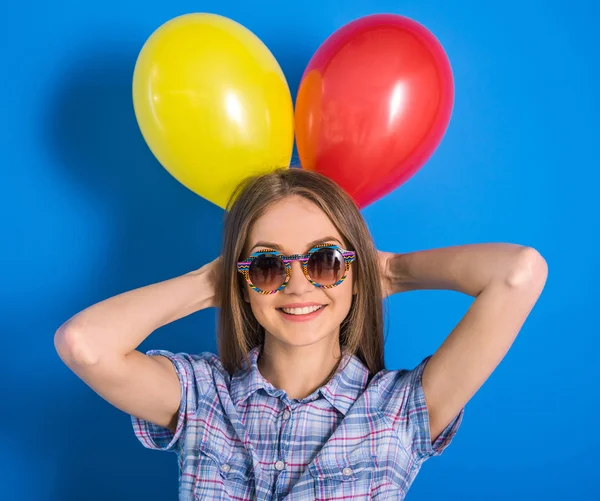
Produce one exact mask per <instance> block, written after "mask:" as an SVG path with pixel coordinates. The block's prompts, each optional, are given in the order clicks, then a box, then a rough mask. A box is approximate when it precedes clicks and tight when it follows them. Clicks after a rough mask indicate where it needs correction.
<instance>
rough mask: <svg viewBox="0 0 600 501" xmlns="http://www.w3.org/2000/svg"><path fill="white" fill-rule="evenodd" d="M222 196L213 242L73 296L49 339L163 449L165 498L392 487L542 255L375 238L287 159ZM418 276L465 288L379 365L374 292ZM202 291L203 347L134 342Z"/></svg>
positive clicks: (451, 428) (447, 429) (505, 332)
mask: <svg viewBox="0 0 600 501" xmlns="http://www.w3.org/2000/svg"><path fill="white" fill-rule="evenodd" d="M232 200H233V203H231V202H230V206H229V207H228V214H227V217H226V221H225V227H224V244H223V250H222V255H221V256H220V257H219V258H217V259H216V260H215V261H213V262H211V263H209V264H206V265H205V266H203V267H202V268H200V269H199V270H197V271H193V272H191V273H188V274H186V275H183V276H181V277H178V278H174V279H171V280H167V281H165V282H161V283H157V284H154V285H149V286H147V287H143V288H140V289H136V290H133V291H130V292H127V293H124V294H121V295H119V296H116V297H113V298H110V299H107V300H105V301H103V302H101V303H98V304H96V305H93V306H91V307H89V308H87V309H86V310H84V311H82V312H80V313H78V314H77V315H75V316H74V317H73V318H71V319H70V320H69V321H67V322H66V323H65V324H64V325H63V326H61V327H60V328H59V330H58V331H57V333H56V336H55V345H56V348H57V351H58V353H59V355H60V357H61V358H62V360H64V362H65V363H66V364H67V365H68V366H69V367H70V368H71V369H72V370H73V371H74V372H75V373H76V374H77V375H78V376H79V377H80V378H81V379H82V380H83V381H85V382H86V383H87V384H88V385H89V386H90V387H91V388H93V389H94V390H95V391H96V392H97V393H98V394H99V395H100V396H102V397H103V398H105V399H106V400H107V401H109V402H110V403H112V404H113V405H115V406H116V407H118V408H119V409H122V410H123V411H125V412H126V413H129V414H131V415H132V422H133V427H134V430H135V433H136V435H137V437H138V438H139V440H140V441H141V442H142V444H143V445H144V446H146V447H148V448H152V449H159V450H165V451H166V450H168V451H173V452H176V453H177V455H178V459H179V467H180V484H179V485H180V488H179V499H181V500H189V499H203V500H204V499H207V500H208V499H210V500H216V499H235V500H237V501H241V500H253V499H257V500H281V499H286V500H290V501H291V500H315V499H317V500H333V499H335V500H342V499H357V500H363V499H376V500H391V499H403V498H404V496H405V495H406V492H407V491H408V489H409V487H410V485H411V483H412V482H413V480H414V478H415V476H416V475H417V473H418V471H419V469H420V467H421V465H422V464H423V462H424V461H425V460H426V459H428V458H429V457H431V456H435V455H439V454H440V453H441V452H442V451H443V450H444V449H445V448H446V447H447V446H448V444H449V443H450V441H451V440H452V437H453V436H454V434H455V433H456V430H457V429H458V427H459V425H460V423H461V420H462V415H463V410H464V406H465V404H466V402H467V401H468V400H469V399H470V398H471V397H472V396H473V394H474V393H475V392H476V391H477V390H478V389H479V387H480V386H481V385H482V384H483V382H484V381H485V380H486V379H487V378H488V376H489V375H490V373H491V372H492V371H493V370H494V369H495V367H496V366H497V365H498V364H499V362H500V361H501V360H502V358H503V357H504V355H505V354H506V352H507V351H508V349H509V347H510V346H511V344H512V342H513V340H514V339H515V337H516V335H517V333H518V332H519V330H520V328H521V326H522V325H523V323H524V321H525V319H526V317H527V315H528V314H529V312H530V310H531V309H532V307H533V305H534V304H535V302H536V300H537V298H538V296H539V295H540V293H541V291H542V289H543V287H544V283H545V280H546V275H547V267H546V262H545V261H544V259H543V258H542V257H541V256H540V254H539V253H538V252H537V251H536V250H534V249H533V248H530V247H523V246H519V245H511V244H482V245H470V246H462V247H450V248H444V249H435V250H428V251H423V252H415V253H408V254H392V253H388V252H378V251H377V250H376V249H375V247H374V245H373V241H372V239H371V236H370V234H369V231H368V229H367V226H366V224H365V222H364V220H363V218H362V216H361V214H360V212H359V210H358V209H357V207H356V206H355V204H354V203H353V202H352V200H351V199H350V198H349V197H348V196H347V195H346V194H345V193H344V192H343V191H342V190H341V189H340V188H339V187H338V186H337V185H336V184H335V183H334V182H333V181H331V180H329V179H328V178H326V177H323V176H321V175H319V174H316V173H313V172H309V171H305V170H302V169H280V170H277V171H275V172H273V173H270V174H266V175H262V176H258V177H252V178H249V179H248V180H247V181H246V182H244V183H243V184H242V185H240V187H239V188H238V190H237V191H236V193H234V195H233V196H232ZM390 223H392V221H390ZM425 288H428V289H440V288H444V289H451V290H455V291H460V292H463V293H465V294H469V295H471V296H473V297H475V298H476V299H475V301H474V302H473V304H472V305H471V307H470V308H469V310H468V312H467V314H466V315H465V316H464V318H463V319H462V320H461V321H460V322H459V324H458V325H457V326H456V327H455V329H454V330H453V331H452V332H451V333H450V335H449V336H448V338H447V339H446V340H445V341H444V343H443V344H442V345H441V346H440V348H439V349H438V350H437V351H436V352H435V354H433V355H432V356H428V357H426V358H425V359H424V360H423V361H422V362H421V363H420V364H419V365H418V366H417V367H416V368H414V369H412V370H387V369H385V367H384V355H383V348H384V338H383V315H382V299H383V298H384V297H385V296H387V295H390V294H394V293H396V292H404V291H409V290H414V289H425ZM210 306H216V307H219V308H220V320H219V332H218V352H219V355H220V357H217V355H214V354H212V353H208V352H204V353H200V354H185V353H179V354H173V353H169V352H166V351H151V352H148V354H142V353H140V352H139V351H136V348H137V347H138V346H139V344H140V343H141V342H142V341H143V340H144V339H145V338H146V337H148V336H149V335H150V334H151V333H152V332H153V331H154V330H156V329H158V328H159V327H161V326H163V325H165V324H167V323H169V322H173V321H175V320H177V319H179V318H181V317H184V316H186V315H189V314H190V313H192V312H195V311H198V310H200V309H202V308H208V307H210Z"/></svg>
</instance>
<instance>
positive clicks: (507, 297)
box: [379, 243, 548, 442]
mask: <svg viewBox="0 0 600 501" xmlns="http://www.w3.org/2000/svg"><path fill="white" fill-rule="evenodd" d="M379 258H380V265H381V270H382V278H383V287H384V295H390V294H394V293H396V292H406V291H411V290H418V289H448V290H454V291H458V292H463V293H464V294H468V295H470V296H473V297H475V298H476V299H475V301H473V303H472V304H471V306H470V308H469V310H468V311H467V313H466V315H465V316H464V317H463V318H462V319H461V321H460V322H459V323H458V324H457V325H456V327H455V328H454V329H453V330H452V332H451V333H450V334H449V335H448V337H447V338H446V339H445V340H444V342H443V343H442V344H441V346H440V347H439V348H438V349H437V351H436V352H435V353H434V354H433V356H432V357H431V359H430V360H429V362H428V363H427V365H426V366H425V370H424V372H423V391H424V393H425V399H426V401H427V410H428V413H429V424H430V432H431V440H432V442H433V441H434V440H435V438H437V436H438V435H439V434H440V433H441V432H442V431H443V430H444V428H445V427H446V426H447V425H448V424H449V423H450V422H451V421H452V419H453V418H454V417H455V416H456V415H457V414H458V412H459V411H460V410H461V409H462V407H463V406H464V405H465V404H466V403H467V402H468V401H469V400H470V398H471V397H472V396H473V395H474V394H475V392H476V391H477V390H478V389H479V388H480V387H481V385H482V384H483V383H484V382H485V381H486V379H487V378H488V377H489V376H490V374H491V373H492V372H493V371H494V369H495V368H496V367H497V366H498V364H499V363H500V361H501V360H502V359H503V358H504V356H505V355H506V353H507V352H508V350H509V348H510V347H511V345H512V343H513V342H514V340H515V338H516V336H517V334H518V333H519V331H520V329H521V327H522V326H523V324H524V323H525V319H526V318H527V316H528V315H529V313H530V312H531V310H532V308H533V306H534V305H535V303H536V301H537V299H538V297H539V296H540V294H541V292H542V290H543V288H544V285H545V283H546V277H547V275H548V267H547V264H546V261H545V260H544V258H543V257H542V256H541V255H540V253H539V252H538V251H537V250H535V249H533V248H531V247H524V246H520V245H514V244H502V243H490V244H472V245H463V246H456V247H445V248H441V249H432V250H425V251H419V252H411V253H408V254H393V253H390V252H381V251H380V253H379Z"/></svg>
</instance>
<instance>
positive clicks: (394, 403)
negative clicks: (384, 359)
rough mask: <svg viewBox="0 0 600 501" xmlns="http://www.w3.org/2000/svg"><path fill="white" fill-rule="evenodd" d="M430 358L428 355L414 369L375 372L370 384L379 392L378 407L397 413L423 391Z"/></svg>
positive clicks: (384, 410)
mask: <svg viewBox="0 0 600 501" xmlns="http://www.w3.org/2000/svg"><path fill="white" fill-rule="evenodd" d="M430 358H431V355H428V356H427V357H425V358H424V359H423V360H422V361H421V362H420V363H419V364H417V365H416V366H415V367H414V368H413V369H397V370H389V369H383V370H381V371H379V372H378V373H377V374H375V375H374V376H373V378H372V380H371V384H370V386H372V387H373V388H374V389H375V392H376V394H377V407H378V408H379V409H380V410H381V411H383V412H384V413H386V412H390V413H391V414H394V415H396V414H397V413H398V411H399V410H400V409H401V408H402V407H405V406H406V404H407V403H408V402H410V401H411V399H414V398H415V396H417V397H418V396H419V394H420V392H422V385H423V371H424V369H425V366H426V365H427V362H428V361H429V359H430ZM417 400H418V399H417Z"/></svg>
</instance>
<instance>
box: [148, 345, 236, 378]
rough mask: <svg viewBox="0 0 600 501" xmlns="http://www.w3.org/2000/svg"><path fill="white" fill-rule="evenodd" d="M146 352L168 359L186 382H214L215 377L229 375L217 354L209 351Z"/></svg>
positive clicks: (149, 354) (152, 355)
mask: <svg viewBox="0 0 600 501" xmlns="http://www.w3.org/2000/svg"><path fill="white" fill-rule="evenodd" d="M146 354H147V355H148V356H151V357H157V358H160V357H163V358H165V359H167V360H169V361H170V362H171V363H172V364H173V366H174V367H175V371H176V372H177V374H178V376H179V377H180V379H182V380H186V381H188V382H191V381H194V382H196V383H204V384H214V381H215V379H226V378H228V377H229V375H228V374H227V371H226V370H225V369H224V367H223V364H222V363H221V359H220V358H219V357H218V355H216V354H215V353H211V352H209V351H204V352H201V353H184V352H179V353H173V352H170V351H167V350H150V351H148V352H147V353H146Z"/></svg>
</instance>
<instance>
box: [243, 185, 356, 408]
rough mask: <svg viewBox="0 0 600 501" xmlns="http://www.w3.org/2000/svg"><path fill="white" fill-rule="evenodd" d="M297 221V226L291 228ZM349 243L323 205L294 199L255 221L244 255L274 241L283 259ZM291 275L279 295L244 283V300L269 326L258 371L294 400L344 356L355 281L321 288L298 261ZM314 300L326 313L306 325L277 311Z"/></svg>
mask: <svg viewBox="0 0 600 501" xmlns="http://www.w3.org/2000/svg"><path fill="white" fill-rule="evenodd" d="M290 221H293V224H290ZM325 237H334V240H332V239H326V240H323V243H335V244H337V245H340V246H341V247H343V248H346V247H345V243H344V241H343V238H342V236H341V235H340V233H339V232H338V231H337V229H336V228H335V226H334V225H333V223H332V222H331V221H330V220H329V218H328V217H327V216H326V215H325V213H324V212H323V211H321V209H319V207H317V206H316V205H315V204H313V203H312V202H310V201H308V200H306V199H305V198H302V197H298V196H294V197H289V198H287V199H285V200H282V201H280V202H278V203H277V204H275V205H273V206H272V207H270V208H269V210H268V211H266V212H265V213H264V214H263V215H262V216H261V217H260V218H259V219H257V220H256V221H255V223H254V225H253V227H252V230H251V232H250V235H249V238H248V244H247V246H246V247H245V252H244V255H245V256H249V255H250V254H251V253H252V252H254V251H256V250H258V249H259V248H264V246H262V245H258V246H257V245H256V244H257V243H259V242H273V243H277V244H278V246H279V247H280V249H277V250H279V251H280V252H283V253H284V254H285V255H291V254H303V253H305V252H307V251H308V250H309V249H310V247H311V245H310V244H311V242H314V241H316V240H321V239H324V238H325ZM291 266H292V276H291V278H290V281H289V282H288V284H287V285H286V287H285V288H284V289H283V290H281V291H279V292H277V293H275V294H268V295H264V294H258V293H256V292H255V291H254V290H252V289H251V288H250V286H249V285H248V284H246V290H245V294H244V298H245V300H246V301H247V302H249V303H250V306H251V308H252V312H253V313H254V315H255V317H256V319H257V320H258V322H259V323H260V324H261V325H262V326H263V327H264V328H265V342H264V348H263V350H262V353H261V356H260V358H259V360H258V368H259V370H260V372H261V374H262V375H263V377H265V378H266V379H267V380H268V381H269V382H271V383H272V384H273V385H274V386H275V387H277V388H281V389H283V390H285V391H286V392H287V394H288V396H289V397H290V398H297V399H301V398H304V397H306V396H308V395H310V394H311V393H312V392H313V391H314V390H315V389H317V388H319V387H320V386H321V385H322V384H324V383H325V381H326V379H327V378H328V376H329V374H330V373H331V371H332V370H334V369H335V367H336V366H337V364H338V361H339V359H340V356H341V349H340V343H339V332H340V324H341V323H342V321H343V320H344V318H345V317H346V316H347V314H348V312H349V310H350V304H351V302H352V294H353V293H354V292H355V291H353V284H354V277H353V275H352V272H353V270H352V266H351V267H350V270H349V273H348V276H347V277H346V279H345V280H344V281H343V282H342V283H341V284H340V285H338V286H337V287H333V288H331V289H322V288H318V287H315V286H314V285H312V284H311V283H310V282H309V281H308V280H307V279H306V277H305V276H304V274H303V272H302V265H301V263H300V262H299V261H294V262H293V263H292V265H291ZM305 302H316V303H319V304H324V305H326V307H325V309H324V310H323V311H322V312H321V313H320V314H319V315H318V316H317V317H316V318H315V319H314V320H311V321H308V322H290V321H288V320H286V319H285V318H284V316H283V315H282V314H281V313H280V312H279V311H278V310H277V308H279V307H281V306H283V305H286V304H289V303H305Z"/></svg>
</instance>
